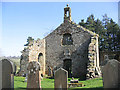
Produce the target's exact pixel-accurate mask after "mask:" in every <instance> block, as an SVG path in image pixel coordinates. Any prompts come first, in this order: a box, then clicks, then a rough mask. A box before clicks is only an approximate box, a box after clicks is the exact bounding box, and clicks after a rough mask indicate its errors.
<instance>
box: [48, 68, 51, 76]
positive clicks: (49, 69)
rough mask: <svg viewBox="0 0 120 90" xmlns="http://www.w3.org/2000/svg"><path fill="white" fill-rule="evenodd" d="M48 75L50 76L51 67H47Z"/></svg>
mask: <svg viewBox="0 0 120 90" xmlns="http://www.w3.org/2000/svg"><path fill="white" fill-rule="evenodd" d="M48 76H52V68H51V67H48Z"/></svg>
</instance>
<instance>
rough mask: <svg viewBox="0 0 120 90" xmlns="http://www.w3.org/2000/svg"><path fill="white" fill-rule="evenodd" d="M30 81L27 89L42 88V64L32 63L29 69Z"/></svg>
mask: <svg viewBox="0 0 120 90" xmlns="http://www.w3.org/2000/svg"><path fill="white" fill-rule="evenodd" d="M27 69H28V71H29V73H28V80H27V88H36V89H40V88H41V73H40V63H39V62H37V61H31V62H29V64H28V67H27Z"/></svg>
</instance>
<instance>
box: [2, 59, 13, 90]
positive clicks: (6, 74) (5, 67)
mask: <svg viewBox="0 0 120 90" xmlns="http://www.w3.org/2000/svg"><path fill="white" fill-rule="evenodd" d="M0 63H2V69H1V70H2V79H1V80H2V88H14V75H13V63H12V62H11V61H10V60H7V59H3V60H2V61H0ZM0 65H1V64H0Z"/></svg>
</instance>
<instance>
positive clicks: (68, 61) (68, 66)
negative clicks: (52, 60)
mask: <svg viewBox="0 0 120 90" xmlns="http://www.w3.org/2000/svg"><path fill="white" fill-rule="evenodd" d="M63 68H64V69H65V70H67V71H68V77H71V76H72V73H71V71H72V60H71V59H65V60H63Z"/></svg>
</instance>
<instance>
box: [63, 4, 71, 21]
mask: <svg viewBox="0 0 120 90" xmlns="http://www.w3.org/2000/svg"><path fill="white" fill-rule="evenodd" d="M66 21H69V22H71V8H70V7H69V6H68V4H67V7H65V8H64V22H66Z"/></svg>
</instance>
